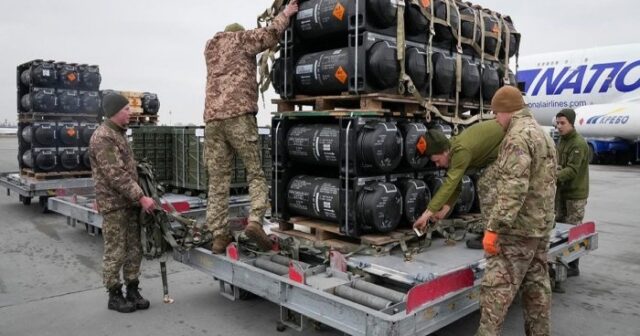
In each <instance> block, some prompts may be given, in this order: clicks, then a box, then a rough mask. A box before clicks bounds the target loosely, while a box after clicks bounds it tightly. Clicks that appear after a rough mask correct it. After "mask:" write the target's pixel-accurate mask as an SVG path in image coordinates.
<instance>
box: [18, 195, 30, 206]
mask: <svg viewBox="0 0 640 336" xmlns="http://www.w3.org/2000/svg"><path fill="white" fill-rule="evenodd" d="M18 199H19V200H20V202H21V203H22V204H24V205H31V197H27V196H22V195H20V196H19V197H18Z"/></svg>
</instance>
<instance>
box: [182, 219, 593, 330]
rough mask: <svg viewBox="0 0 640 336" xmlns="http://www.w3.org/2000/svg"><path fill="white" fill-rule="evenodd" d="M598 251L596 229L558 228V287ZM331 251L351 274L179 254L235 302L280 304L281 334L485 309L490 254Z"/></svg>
mask: <svg viewBox="0 0 640 336" xmlns="http://www.w3.org/2000/svg"><path fill="white" fill-rule="evenodd" d="M597 247H598V234H597V232H596V231H595V224H594V223H584V224H581V225H578V226H571V225H567V224H558V225H557V227H556V229H555V230H554V232H553V233H552V238H551V247H550V250H549V257H548V259H549V263H550V266H551V267H552V268H553V269H554V270H555V277H556V279H555V281H564V280H565V279H566V267H567V264H568V263H569V262H571V261H573V260H575V259H577V258H580V257H582V256H584V255H585V254H587V253H589V252H590V251H593V250H595V249H597ZM331 253H332V259H334V257H337V259H338V260H344V261H345V264H346V269H345V267H339V266H336V265H340V262H336V261H335V260H331V261H329V262H328V264H327V262H318V263H313V262H304V261H302V262H301V261H298V260H289V261H288V266H285V265H287V263H286V261H287V259H283V258H281V257H273V256H271V257H270V256H268V255H267V256H264V255H262V256H255V255H247V254H244V253H242V251H241V249H240V250H238V249H237V246H236V245H233V244H232V245H231V246H230V248H228V249H227V255H215V254H212V253H211V252H210V251H209V250H207V249H204V248H197V249H192V250H188V251H185V252H178V251H175V252H174V255H173V256H174V259H175V260H177V261H179V262H181V263H184V264H186V265H190V266H192V267H194V268H196V269H198V270H200V271H202V272H204V273H207V274H210V275H212V276H213V277H214V278H215V279H218V281H219V282H220V288H221V292H222V294H223V295H225V296H226V297H228V298H231V299H239V298H241V297H242V294H243V291H247V292H250V293H253V294H255V295H258V296H260V297H263V298H265V299H267V300H269V301H272V302H274V303H276V304H277V305H279V307H280V321H279V325H278V330H282V329H283V328H284V327H285V326H288V327H292V328H295V329H296V330H299V331H303V330H305V328H307V327H309V326H311V325H313V324H314V323H317V322H319V323H321V324H324V325H327V326H330V327H332V328H335V329H337V330H340V331H342V332H344V333H346V334H349V335H397V336H403V335H428V334H431V333H433V332H435V331H437V330H439V329H441V328H443V327H445V326H447V325H449V324H451V323H453V322H455V321H456V320H458V319H460V318H462V317H464V316H466V315H468V314H470V313H472V312H474V311H475V310H477V309H478V308H479V304H478V299H479V295H480V281H481V279H482V276H483V274H484V268H485V264H486V261H485V259H484V254H483V251H482V250H471V249H468V248H466V246H464V244H463V243H456V244H454V245H451V244H448V243H446V242H445V240H444V239H437V240H434V241H433V243H432V245H431V246H430V247H429V248H428V249H427V250H426V251H423V252H421V253H419V254H416V255H414V256H412V257H411V259H410V260H407V258H406V257H405V255H404V254H403V253H402V251H393V250H392V253H391V254H389V255H384V256H372V255H358V254H354V255H351V256H347V255H340V254H339V253H338V252H336V251H332V252H331ZM300 259H303V255H302V254H301V258H300ZM268 261H272V263H269V262H268ZM273 263H275V264H278V263H279V264H280V265H281V266H282V267H286V269H287V270H288V272H286V273H285V272H284V269H283V268H282V267H277V266H274V265H273Z"/></svg>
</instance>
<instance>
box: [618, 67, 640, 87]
mask: <svg viewBox="0 0 640 336" xmlns="http://www.w3.org/2000/svg"><path fill="white" fill-rule="evenodd" d="M639 65H640V60H637V61H635V62H633V63H631V64H629V65H627V66H626V67H625V68H624V69H622V71H620V74H619V75H618V77H616V89H618V91H620V92H631V91H633V90H635V89H637V88H639V87H640V76H639V78H638V79H637V80H636V81H635V82H633V83H631V84H629V85H627V84H626V83H625V80H626V79H627V75H628V74H629V72H630V71H631V70H632V69H634V68H636V67H637V66H639Z"/></svg>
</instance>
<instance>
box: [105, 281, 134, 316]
mask: <svg viewBox="0 0 640 336" xmlns="http://www.w3.org/2000/svg"><path fill="white" fill-rule="evenodd" d="M127 294H129V293H127ZM107 308H109V309H111V310H115V311H118V312H120V313H132V312H134V311H136V306H135V305H134V304H133V303H131V302H129V301H127V299H125V298H124V296H122V284H117V285H115V286H113V287H111V288H109V303H108V304H107Z"/></svg>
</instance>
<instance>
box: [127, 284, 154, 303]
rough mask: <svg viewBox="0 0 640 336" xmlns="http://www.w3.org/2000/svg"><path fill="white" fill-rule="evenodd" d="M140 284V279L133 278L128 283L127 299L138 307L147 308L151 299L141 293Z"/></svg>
mask: <svg viewBox="0 0 640 336" xmlns="http://www.w3.org/2000/svg"><path fill="white" fill-rule="evenodd" d="M139 284H140V281H138V280H133V281H131V282H129V283H128V284H127V301H129V302H130V303H131V304H132V305H134V306H135V307H136V309H147V308H149V305H150V303H149V300H147V299H145V298H143V297H142V295H140V289H139V288H138V285H139Z"/></svg>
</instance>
